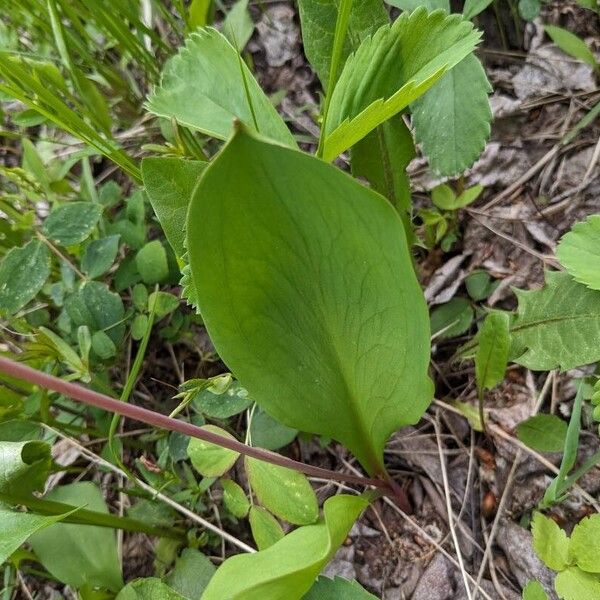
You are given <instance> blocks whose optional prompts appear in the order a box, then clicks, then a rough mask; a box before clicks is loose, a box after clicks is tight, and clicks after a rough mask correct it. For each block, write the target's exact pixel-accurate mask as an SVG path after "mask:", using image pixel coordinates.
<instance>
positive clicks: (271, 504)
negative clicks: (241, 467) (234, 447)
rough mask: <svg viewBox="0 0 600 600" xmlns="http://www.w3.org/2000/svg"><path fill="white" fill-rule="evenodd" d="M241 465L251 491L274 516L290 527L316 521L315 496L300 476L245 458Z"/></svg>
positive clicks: (275, 466) (316, 506)
mask: <svg viewBox="0 0 600 600" xmlns="http://www.w3.org/2000/svg"><path fill="white" fill-rule="evenodd" d="M245 465H246V474H247V475H248V483H249V484H250V487H251V488H252V491H253V492H254V493H255V494H256V497H257V498H258V500H259V502H260V503H261V504H262V505H263V506H264V507H265V508H267V509H268V510H270V511H271V512H272V513H273V514H274V515H276V516H278V517H279V518H280V519H284V520H286V521H289V522H290V523H293V524H294V525H309V524H310V523H314V522H315V521H316V520H317V517H318V516H319V504H318V502H317V496H316V495H315V492H314V490H313V489H312V487H311V485H310V483H309V482H308V479H307V478H306V476H305V475H304V474H302V473H299V472H298V471H293V470H291V469H286V468H284V467H280V466H278V465H272V464H270V463H267V462H264V461H262V460H256V459H254V458H249V457H246V459H245Z"/></svg>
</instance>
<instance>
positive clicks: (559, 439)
mask: <svg viewBox="0 0 600 600" xmlns="http://www.w3.org/2000/svg"><path fill="white" fill-rule="evenodd" d="M517 437H518V438H519V439H520V440H521V441H522V442H523V443H524V444H527V445H528V446H529V447H530V448H533V449H534V450H537V451H538V452H561V451H562V449H563V448H564V447H565V439H566V437H567V424H566V423H565V422H564V421H563V420H562V419H560V418H559V417H557V416H556V415H546V414H541V415H535V416H534V417H531V418H530V419H527V420H526V421H523V422H522V423H519V424H518V425H517Z"/></svg>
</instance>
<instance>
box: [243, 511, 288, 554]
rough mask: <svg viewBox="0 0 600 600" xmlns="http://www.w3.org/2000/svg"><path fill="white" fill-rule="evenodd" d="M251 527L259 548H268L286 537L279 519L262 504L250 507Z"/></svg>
mask: <svg viewBox="0 0 600 600" xmlns="http://www.w3.org/2000/svg"><path fill="white" fill-rule="evenodd" d="M249 520H250V529H251V530H252V537H253V538H254V541H255V542H256V546H257V547H258V549H259V550H266V549H267V548H269V547H270V546H272V545H273V544H276V543H277V542H278V541H279V540H281V539H282V538H283V537H284V533H283V529H282V528H281V525H280V524H279V523H278V522H277V519H276V518H275V517H274V516H273V515H272V514H271V513H269V511H267V510H265V509H264V508H262V507H261V506H253V507H252V508H251V509H250V515H249Z"/></svg>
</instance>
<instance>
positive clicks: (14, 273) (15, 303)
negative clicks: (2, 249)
mask: <svg viewBox="0 0 600 600" xmlns="http://www.w3.org/2000/svg"><path fill="white" fill-rule="evenodd" d="M48 275H50V252H49V251H48V248H47V247H46V246H45V245H44V244H43V243H42V242H40V241H39V240H31V241H30V242H28V243H27V244H25V245H24V246H23V247H21V248H11V249H10V250H9V251H8V252H7V254H6V255H5V256H4V258H3V259H2V263H0V313H5V314H8V315H12V314H14V313H16V312H17V311H18V310H20V309H21V308H23V307H24V306H25V305H26V304H27V303H28V302H30V301H31V300H33V299H34V298H35V297H36V295H37V293H38V292H39V291H40V290H41V289H42V287H43V285H44V283H45V282H46V279H48Z"/></svg>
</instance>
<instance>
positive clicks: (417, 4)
mask: <svg viewBox="0 0 600 600" xmlns="http://www.w3.org/2000/svg"><path fill="white" fill-rule="evenodd" d="M386 2H387V4H390V5H391V6H396V7H397V8H401V9H402V10H405V11H408V12H412V11H413V10H416V9H417V8H421V7H425V8H426V9H427V10H428V11H429V12H431V11H434V10H440V9H441V10H445V11H446V12H447V13H449V12H450V0H386Z"/></svg>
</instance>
